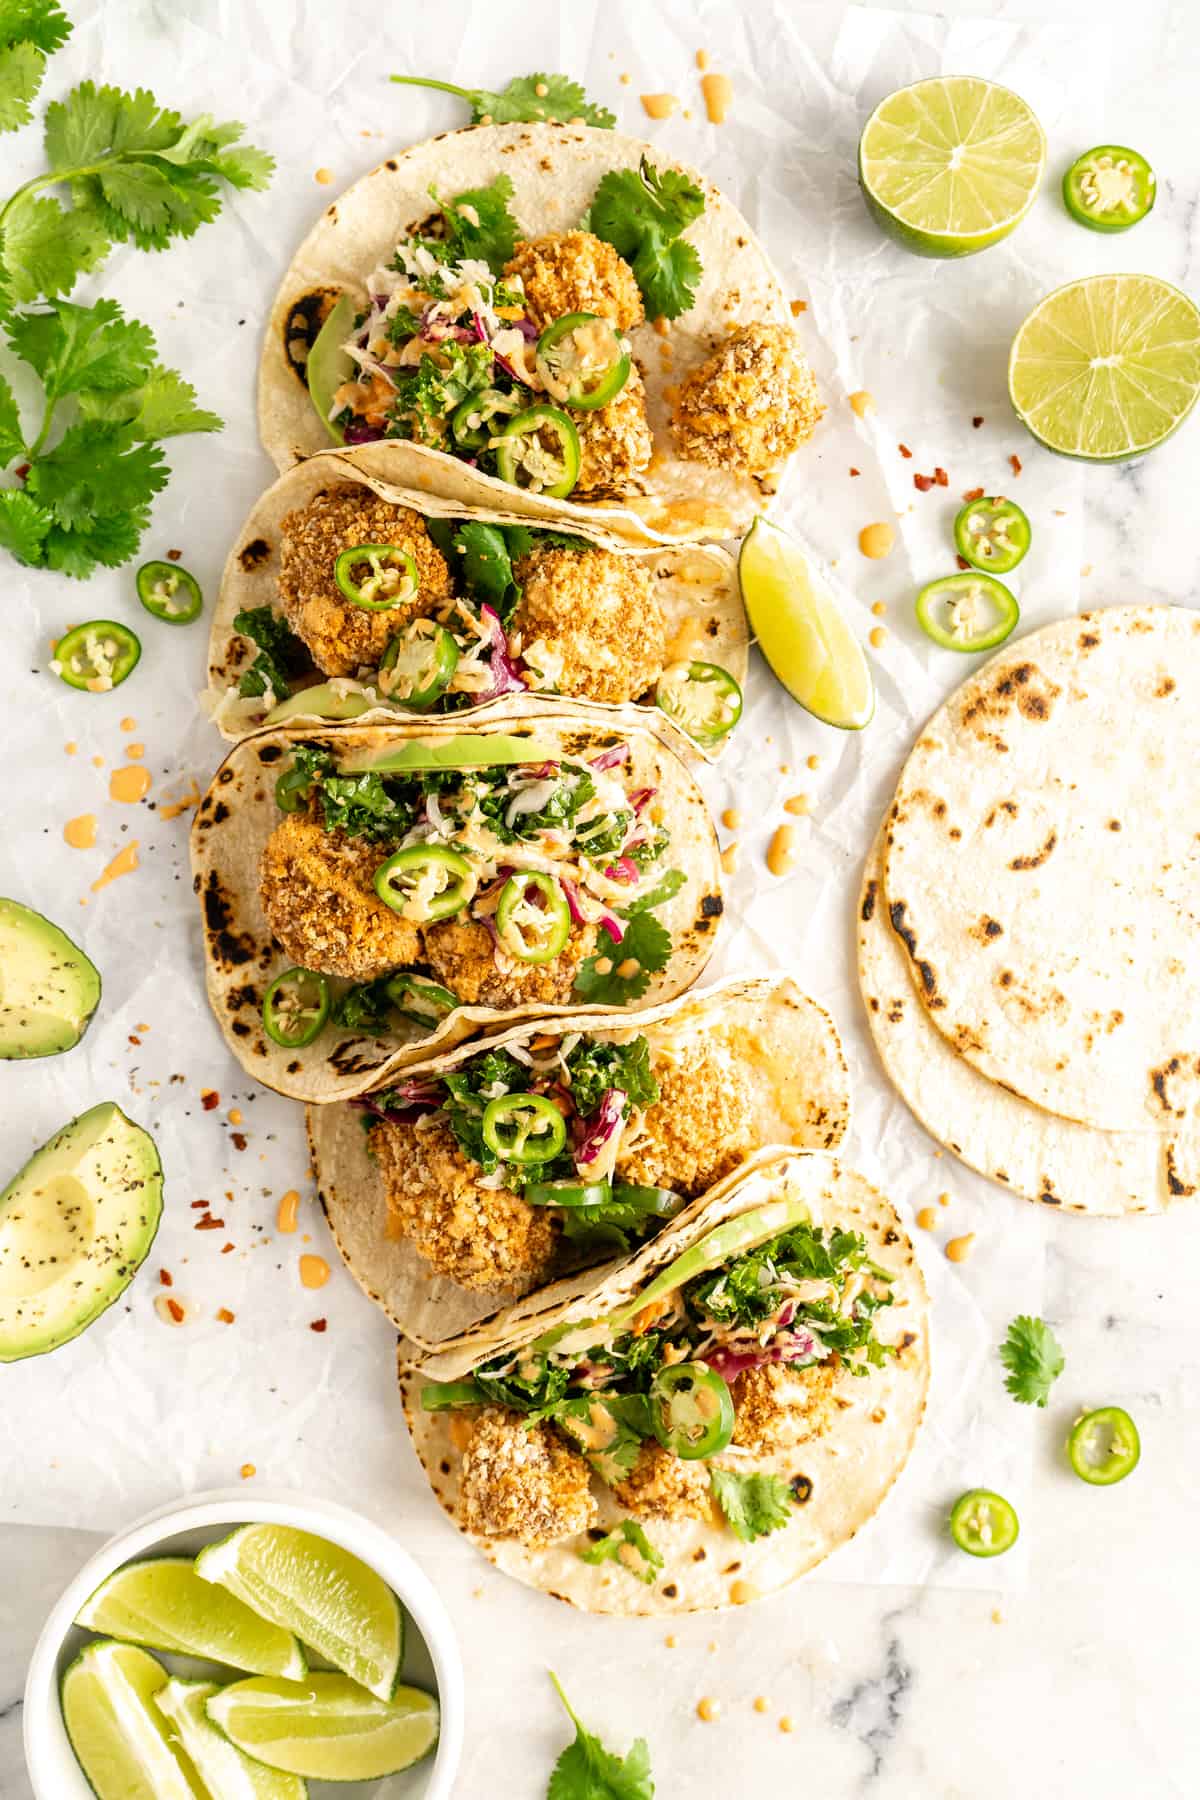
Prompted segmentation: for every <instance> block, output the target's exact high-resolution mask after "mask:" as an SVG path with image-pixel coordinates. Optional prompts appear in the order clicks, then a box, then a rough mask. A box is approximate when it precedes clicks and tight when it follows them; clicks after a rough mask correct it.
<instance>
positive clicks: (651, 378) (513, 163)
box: [258, 124, 793, 544]
mask: <svg viewBox="0 0 1200 1800" xmlns="http://www.w3.org/2000/svg"><path fill="white" fill-rule="evenodd" d="M643 156H646V157H648V158H649V159H650V161H651V162H652V163H653V164H654V166H655V167H656V168H658V169H659V170H664V169H677V170H679V171H680V172H682V173H683V174H685V175H686V176H688V178H689V179H690V180H692V181H695V182H696V183H697V184H698V185H699V186H700V187H701V188H702V189H703V192H704V197H705V210H704V212H703V213H702V214H701V215H700V218H699V219H698V220H697V221H696V223H695V224H694V225H692V226H691V227H690V228H689V230H688V233H687V237H688V240H689V241H690V242H691V243H693V244H694V245H695V247H696V249H697V250H698V251H699V254H700V258H701V261H702V262H703V265H704V273H703V276H702V278H701V281H700V283H699V286H698V288H697V292H696V301H695V304H694V305H693V306H692V307H691V308H690V309H689V311H687V312H686V313H684V314H683V315H682V316H681V317H680V318H678V319H676V320H674V321H673V322H672V324H671V329H670V337H669V342H670V345H671V355H670V357H669V359H668V358H667V357H665V356H664V354H663V340H662V339H661V338H660V337H659V336H658V335H657V334H656V332H655V331H654V329H653V326H652V324H651V323H649V322H647V323H646V324H644V325H640V326H638V327H637V329H636V330H635V331H633V332H632V333H631V334H630V336H631V339H632V344H633V353H634V358H635V360H636V362H637V364H638V366H639V368H640V369H641V371H642V374H643V376H644V378H645V382H646V409H647V413H648V415H649V420H650V425H651V429H652V431H653V433H654V443H655V457H654V463H653V466H652V468H651V469H649V470H647V472H646V475H645V477H644V480H645V482H646V486H647V490H648V491H647V492H646V494H645V495H644V496H635V497H633V498H632V499H622V500H621V501H619V502H586V501H575V500H569V499H568V500H554V499H549V498H547V497H545V496H535V495H531V494H528V493H525V492H521V493H519V494H518V493H517V492H516V491H515V490H514V489H513V488H511V487H510V486H508V485H507V484H506V483H504V482H502V481H499V480H498V479H496V478H495V477H494V476H490V475H484V474H481V473H480V472H479V471H478V470H474V469H470V468H468V467H467V466H466V465H465V464H463V463H460V462H458V461H457V460H456V459H455V458H453V457H450V456H447V455H446V454H445V453H444V452H442V451H439V450H429V449H425V448H424V447H423V446H422V447H419V448H418V450H417V455H418V459H419V460H420V461H422V462H423V463H424V464H425V467H426V468H427V470H428V472H429V480H430V483H431V486H432V487H434V488H436V490H437V491H438V492H439V493H441V492H445V491H446V484H447V483H448V482H450V481H454V482H455V483H456V485H457V487H458V492H459V494H460V498H461V501H462V504H464V505H467V506H470V507H473V508H480V509H484V510H492V509H495V508H506V507H509V506H512V507H513V508H514V509H515V510H517V511H518V512H519V513H520V514H521V515H522V516H523V517H525V518H527V519H534V518H539V517H541V518H545V519H546V520H554V521H555V522H557V523H558V524H559V525H560V527H561V529H563V530H570V531H574V530H577V529H579V527H580V524H581V523H582V522H583V521H585V520H586V519H587V518H588V517H595V516H597V515H599V516H601V517H602V518H603V520H604V523H605V527H606V529H607V530H609V531H610V532H612V533H615V534H617V535H618V536H621V537H625V538H628V539H631V540H633V541H635V542H638V543H643V544H645V543H661V542H664V541H669V540H671V539H678V538H697V537H730V536H733V535H740V533H741V532H743V531H745V530H746V529H747V528H748V527H749V525H750V523H751V521H752V520H753V518H754V516H755V514H756V513H759V512H762V511H764V510H765V507H766V503H767V501H768V500H769V498H770V496H771V494H772V493H773V492H774V490H775V488H776V487H777V485H778V480H777V479H772V480H771V481H764V482H762V483H759V482H756V481H753V480H751V479H750V478H749V477H747V476H741V475H734V474H731V473H729V472H727V471H724V470H721V469H709V468H706V467H703V466H701V465H700V464H698V463H693V462H681V461H680V460H679V458H678V457H676V455H675V454H674V450H673V447H672V443H671V437H670V432H669V430H668V429H667V418H668V413H669V410H670V408H669V404H668V401H667V398H666V389H667V388H668V387H671V386H672V385H676V386H677V385H678V384H679V382H680V381H682V380H683V379H684V378H685V377H686V375H687V374H688V373H689V371H690V370H691V369H692V368H694V367H695V366H696V364H698V363H700V362H702V361H703V360H704V358H705V357H706V356H707V355H708V353H709V351H710V350H711V349H712V348H713V346H714V345H715V344H716V343H718V342H720V341H721V340H722V339H723V338H724V337H725V335H726V333H727V331H728V330H729V329H730V327H731V326H736V325H743V324H749V323H751V322H764V323H772V324H781V325H785V326H788V327H791V326H792V325H793V320H792V318H791V314H790V310H789V308H788V305H787V301H786V299H785V296H784V293H783V289H782V287H781V286H780V282H779V278H778V276H777V275H776V273H775V271H774V269H773V268H772V266H771V263H770V261H769V260H768V258H767V254H766V252H765V250H764V249H763V247H762V245H761V244H760V243H759V241H758V239H757V238H756V237H755V235H754V233H753V231H752V230H751V229H750V227H749V225H748V224H747V223H746V221H745V219H744V218H743V217H742V215H741V213H739V212H738V211H737V209H736V208H735V207H734V206H732V205H731V204H730V202H729V201H728V200H726V199H725V197H724V195H723V194H721V193H719V192H718V190H717V189H716V188H715V187H713V186H712V184H711V183H710V182H707V181H705V180H704V179H703V178H702V177H701V176H700V175H698V174H697V173H696V172H695V171H694V170H692V169H689V168H687V167H686V165H684V164H682V163H677V162H675V161H674V160H673V159H672V158H671V157H669V156H666V155H664V154H663V152H662V149H661V148H660V147H659V146H656V145H651V144H646V143H643V142H642V141H641V140H640V139H638V138H632V137H625V136H623V135H622V134H621V133H620V132H616V131H599V130H596V129H593V128H592V127H591V126H587V125H555V124H541V125H476V126H471V127H468V128H467V129H466V130H464V131H452V132H448V133H446V134H444V135H443V136H441V137H438V138H434V139H432V140H431V141H430V142H428V143H422V144H416V145H414V146H413V147H412V148H411V149H410V150H406V151H403V152H400V153H397V154H396V155H394V156H390V157H388V159H387V161H386V162H383V163H380V164H379V166H378V167H377V168H375V169H372V171H371V172H370V174H369V175H364V176H363V177H362V179H361V180H359V181H356V182H355V183H354V185H353V187H351V188H348V189H347V191H346V192H345V193H344V194H342V195H340V196H339V197H338V198H337V199H336V200H334V201H333V202H332V203H331V204H330V205H329V206H328V207H327V208H326V209H325V211H324V213H323V214H322V216H321V218H320V219H319V220H318V221H317V223H316V225H315V226H314V227H313V229H312V230H311V231H310V232H309V234H308V236H307V237H306V238H305V240H304V242H303V244H301V246H300V249H299V250H298V251H297V253H296V257H295V260H294V261H293V263H292V266H291V267H290V268H289V270H288V271H287V274H286V275H285V276H284V278H283V281H282V283H281V285H280V288H279V292H278V293H277V295H276V296H275V302H274V305H273V307H272V309H271V319H270V323H269V325H268V327H267V335H266V341H265V344H264V347H263V360H262V365H261V368H260V371H259V380H258V419H259V432H260V435H261V437H262V441H263V445H264V447H265V448H266V451H267V453H268V455H269V456H270V457H271V458H272V459H273V461H274V463H275V465H276V467H277V468H278V469H280V470H281V471H282V470H284V469H288V468H290V467H291V465H292V464H293V463H294V462H296V461H298V460H300V459H301V458H302V457H305V456H311V455H312V454H313V453H314V452H316V451H321V450H328V448H329V443H330V438H329V433H328V431H327V430H326V428H325V426H324V424H323V423H322V421H321V419H320V418H319V417H318V415H317V412H316V410H315V408H314V407H313V405H312V402H311V401H310V399H309V395H308V388H307V386H306V385H305V381H304V375H303V356H304V354H305V344H306V341H308V342H311V339H312V337H313V336H314V335H315V332H314V331H313V330H312V327H313V325H314V324H319V322H320V320H321V319H322V318H323V317H324V314H325V312H326V311H327V310H328V307H329V305H330V304H331V303H332V300H333V299H334V298H336V296H337V294H338V293H339V292H342V291H344V290H349V291H350V292H352V293H354V294H355V295H356V296H358V297H364V298H365V288H364V286H363V284H364V282H365V281H366V278H367V276H368V275H369V274H370V272H371V270H372V269H373V268H375V267H376V266H377V265H378V264H380V263H381V262H384V261H386V260H387V259H388V258H389V257H390V256H391V254H392V252H393V251H394V249H395V247H396V244H397V242H398V241H399V239H400V238H401V237H403V236H405V235H406V233H407V232H408V231H409V230H410V229H411V228H412V227H414V226H417V225H420V224H421V223H422V222H423V221H424V220H426V219H428V218H429V216H430V214H431V212H433V211H434V210H435V205H434V202H433V200H432V199H431V197H430V192H429V190H430V188H431V187H434V188H436V189H437V191H438V193H439V194H440V195H442V196H443V197H445V198H452V197H453V196H454V195H455V194H457V193H461V192H462V191H463V190H464V189H466V188H475V187H481V186H485V185H486V184H487V183H488V182H490V181H492V180H493V179H494V178H495V177H496V176H497V175H500V174H507V175H508V176H510V177H511V179H512V182H513V186H514V188H515V195H514V198H513V200H512V202H511V203H510V204H511V210H512V212H513V215H514V217H515V218H516V220H517V223H518V225H519V226H520V228H521V231H522V233H523V234H524V235H526V236H529V237H535V236H539V235H540V234H542V233H544V232H549V231H571V230H574V229H575V228H577V226H578V224H579V221H580V219H581V218H582V217H583V214H584V212H585V211H586V209H587V208H588V206H589V205H590V204H591V200H592V196H593V195H594V194H595V191H596V188H597V186H598V184H599V182H600V179H601V177H602V176H604V175H606V174H607V173H608V171H609V170H610V169H636V168H637V167H638V166H639V164H640V162H641V160H642V157H643ZM373 448H375V449H376V450H377V451H380V452H381V453H382V454H384V455H385V457H386V455H387V454H388V453H389V452H390V450H391V448H392V446H391V445H387V444H385V445H382V446H380V445H375V446H373ZM452 471H460V472H461V473H459V474H457V475H455V474H453V473H452ZM386 478H387V477H386V476H385V479H386ZM405 485H416V484H412V483H406V484H405Z"/></svg>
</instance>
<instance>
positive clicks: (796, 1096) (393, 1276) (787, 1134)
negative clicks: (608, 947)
mask: <svg viewBox="0 0 1200 1800" xmlns="http://www.w3.org/2000/svg"><path fill="white" fill-rule="evenodd" d="M576 1030H582V1031H588V1032H590V1033H592V1034H593V1035H596V1036H600V1037H603V1036H604V1035H605V1033H612V1034H614V1035H616V1036H622V1037H628V1036H629V1035H630V1034H631V1033H633V1032H641V1033H644V1034H645V1036H647V1037H648V1038H649V1040H650V1044H651V1050H652V1051H653V1049H654V1046H655V1044H656V1043H659V1042H662V1041H664V1040H666V1039H668V1038H671V1039H674V1038H678V1037H681V1036H687V1035H691V1034H695V1033H700V1034H704V1035H706V1036H707V1035H709V1034H711V1033H714V1032H720V1033H722V1034H723V1035H726V1036H728V1037H729V1038H730V1039H731V1041H732V1042H733V1043H734V1045H735V1048H736V1049H737V1052H738V1054H739V1056H741V1057H743V1058H744V1059H745V1061H746V1062H747V1064H748V1065H749V1067H750V1069H751V1071H752V1091H753V1096H754V1102H755V1112H754V1117H753V1124H754V1128H755V1135H756V1137H757V1138H758V1141H759V1142H760V1143H763V1144H767V1143H779V1142H787V1143H793V1144H796V1145H798V1146H800V1147H801V1148H804V1149H810V1150H832V1149H835V1148H836V1147H837V1145H839V1144H840V1143H841V1141H842V1139H843V1137H844V1136H845V1134H846V1127H847V1124H848V1122H849V1117H850V1085H849V1081H850V1078H849V1074H848V1072H847V1069H846V1062H845V1058H844V1057H843V1055H842V1046H841V1043H840V1042H839V1039H838V1035H837V1032H836V1030H835V1029H834V1025H833V1021H832V1019H831V1018H830V1017H829V1014H828V1013H827V1012H825V1010H824V1008H823V1007H820V1006H818V1005H817V1003H816V1001H815V1000H810V999H809V998H808V996H807V995H806V994H803V993H801V991H800V989H799V988H798V987H797V986H796V984H795V982H794V981H793V980H792V979H791V977H790V976H787V975H770V976H760V977H757V978H754V979H745V978H740V977H739V978H736V979H734V980H732V981H726V982H722V983H720V984H719V985H718V986H715V987H712V988H709V989H707V990H706V991H705V992H703V993H700V994H693V995H690V996H688V997H687V998H686V999H680V1000H674V1001H671V1002H670V1003H669V1004H667V1005H665V1006H658V1007H654V1008H652V1009H651V1010H650V1011H648V1012H643V1013H639V1014H638V1015H637V1016H636V1017H634V1018H631V1019H629V1020H628V1021H624V1020H622V1021H620V1022H618V1021H616V1020H614V1018H613V1016H612V1015H611V1014H610V1013H609V1014H606V1013H599V1012H597V1011H595V1010H594V1009H593V1010H591V1011H588V1012H582V1013H581V1012H576V1013H574V1014H572V1015H571V1016H570V1017H568V1018H555V1019H547V1018H546V1017H545V1016H543V1017H540V1018H539V1019H538V1020H537V1022H536V1025H523V1026H518V1027H516V1028H514V1029H512V1030H509V1031H507V1032H505V1033H504V1034H503V1035H502V1036H501V1037H499V1038H498V1039H497V1038H488V1039H486V1040H482V1039H475V1040H474V1041H472V1042H471V1043H469V1044H463V1045H461V1046H459V1048H458V1049H457V1050H456V1051H454V1052H453V1053H452V1054H450V1055H445V1056H442V1057H440V1058H438V1059H436V1060H435V1061H434V1062H426V1063H422V1064H421V1065H420V1070H421V1071H429V1072H441V1071H444V1070H449V1069H451V1068H453V1067H454V1066H455V1065H456V1064H458V1063H460V1062H462V1061H463V1060H465V1059H466V1058H467V1057H471V1056H475V1055H476V1054H477V1053H478V1052H479V1050H480V1049H481V1048H483V1046H484V1042H486V1043H487V1044H489V1045H490V1044H493V1043H497V1042H498V1043H500V1044H507V1043H512V1042H513V1041H514V1040H517V1041H519V1042H525V1041H527V1040H528V1039H529V1038H530V1037H531V1036H533V1035H534V1034H535V1033H540V1034H545V1035H550V1034H552V1033H558V1034H562V1035H563V1036H565V1035H566V1033H567V1032H568V1031H576ZM414 1072H417V1071H414ZM308 1141H309V1148H310V1151H311V1156H312V1164H313V1168H314V1169H315V1170H316V1176H317V1190H318V1193H319V1195H320V1198H321V1204H322V1206H323V1207H324V1209H325V1216H326V1218H327V1219H328V1221H329V1228H330V1230H331V1231H332V1233H333V1238H334V1242H335V1243H336V1244H337V1247H338V1249H339V1250H340V1251H341V1253H342V1256H343V1258H344V1259H345V1262H346V1265H347V1267H348V1268H349V1270H350V1273H351V1274H352V1275H353V1276H354V1278H355V1280H356V1281H357V1282H358V1284H359V1286H360V1287H361V1288H362V1289H363V1291H364V1292H365V1293H366V1294H367V1295H368V1296H369V1298H370V1299H372V1300H374V1301H375V1303H376V1305H377V1306H381V1307H382V1308H383V1310H384V1312H385V1313H386V1314H387V1315H388V1317H389V1319H391V1321H392V1323H393V1324H394V1325H396V1326H398V1327H399V1329H400V1330H401V1331H402V1332H404V1334H405V1335H406V1337H408V1338H410V1339H411V1340H413V1342H414V1343H416V1344H419V1345H422V1346H424V1347H425V1348H431V1347H432V1346H434V1345H436V1344H439V1343H441V1342H442V1341H443V1340H445V1339H447V1338H451V1337H453V1336H454V1335H455V1334H456V1333H458V1332H461V1331H464V1330H465V1329H466V1328H467V1327H468V1326H470V1325H472V1324H473V1323H475V1322H476V1321H477V1320H479V1319H482V1318H486V1317H488V1316H489V1315H491V1314H493V1313H494V1312H495V1309H496V1306H497V1304H498V1302H497V1296H496V1295H495V1294H490V1295H488V1294H478V1293H468V1292H467V1291H466V1290H464V1289H463V1288H460V1287H458V1286H457V1285H456V1284H455V1283H454V1282H452V1281H448V1280H447V1279H446V1278H445V1277H444V1276H440V1275H436V1274H434V1273H433V1271H432V1270H431V1269H430V1267H429V1264H428V1263H427V1262H426V1261H425V1259H424V1257H422V1256H419V1255H418V1254H417V1252H416V1251H415V1250H414V1249H413V1248H412V1246H411V1244H409V1243H408V1241H407V1240H406V1239H403V1238H395V1237H390V1236H389V1235H388V1206H387V1196H386V1194H385V1192H384V1187H383V1182H382V1181H381V1179H380V1176H379V1170H378V1167H377V1165H376V1164H375V1162H374V1161H373V1160H372V1159H371V1157H370V1156H368V1154H367V1141H366V1132H365V1131H364V1129H363V1114H362V1112H361V1111H359V1110H358V1109H356V1108H353V1107H349V1106H319V1107H318V1106H314V1107H310V1108H309V1111H308ZM594 1281H595V1275H594V1273H593V1274H592V1276H590V1277H589V1278H588V1282H587V1284H586V1285H588V1286H591V1285H593V1284H594ZM536 1304H540V1301H539V1302H537V1303H536Z"/></svg>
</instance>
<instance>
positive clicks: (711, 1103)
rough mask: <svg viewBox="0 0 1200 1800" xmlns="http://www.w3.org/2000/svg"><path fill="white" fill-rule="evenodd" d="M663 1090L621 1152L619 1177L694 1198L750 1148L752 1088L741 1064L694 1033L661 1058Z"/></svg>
mask: <svg viewBox="0 0 1200 1800" xmlns="http://www.w3.org/2000/svg"><path fill="white" fill-rule="evenodd" d="M654 1074H655V1078H656V1080H657V1081H658V1087H659V1098H658V1101H657V1103H656V1104H655V1105H654V1106H650V1107H647V1109H646V1111H645V1113H644V1114H643V1115H642V1120H641V1129H640V1130H639V1131H638V1133H637V1135H636V1137H635V1138H634V1139H633V1142H632V1144H631V1146H630V1148H629V1149H628V1150H627V1151H626V1152H625V1153H624V1154H622V1153H620V1152H618V1155H617V1169H618V1172H619V1173H620V1175H621V1178H622V1180H624V1181H632V1182H635V1183H644V1184H645V1185H647V1186H649V1187H666V1188H672V1189H674V1191H675V1192H676V1193H677V1194H683V1195H685V1196H686V1197H687V1198H688V1199H689V1200H690V1199H694V1198H695V1197H696V1195H697V1194H703V1193H705V1192H707V1190H708V1189H709V1188H710V1187H712V1186H713V1185H714V1184H715V1183H716V1182H718V1181H720V1180H721V1179H722V1178H723V1177H724V1176H726V1175H728V1174H729V1172H730V1170H731V1169H733V1168H735V1167H736V1166H737V1164H738V1163H739V1162H740V1161H741V1159H742V1158H743V1157H744V1156H746V1155H747V1154H748V1153H749V1151H750V1150H751V1148H752V1147H753V1146H752V1139H751V1133H750V1129H749V1126H748V1125H747V1123H746V1121H747V1119H748V1117H749V1111H750V1095H749V1089H748V1086H747V1081H746V1075H745V1072H744V1070H743V1069H742V1067H741V1065H740V1064H739V1063H737V1062H735V1061H733V1060H732V1058H730V1057H729V1056H723V1055H721V1053H720V1051H719V1049H718V1048H716V1047H715V1046H714V1045H713V1043H712V1040H711V1039H710V1038H709V1039H706V1038H696V1039H695V1040H694V1041H693V1042H691V1043H689V1044H688V1045H687V1046H686V1049H685V1050H684V1051H683V1053H682V1054H680V1055H678V1056H673V1057H672V1058H671V1059H670V1060H669V1061H668V1060H667V1059H665V1058H656V1059H655V1063H654Z"/></svg>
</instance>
